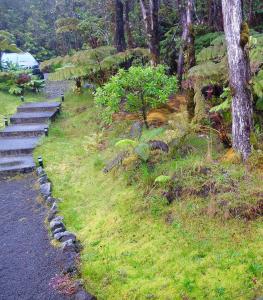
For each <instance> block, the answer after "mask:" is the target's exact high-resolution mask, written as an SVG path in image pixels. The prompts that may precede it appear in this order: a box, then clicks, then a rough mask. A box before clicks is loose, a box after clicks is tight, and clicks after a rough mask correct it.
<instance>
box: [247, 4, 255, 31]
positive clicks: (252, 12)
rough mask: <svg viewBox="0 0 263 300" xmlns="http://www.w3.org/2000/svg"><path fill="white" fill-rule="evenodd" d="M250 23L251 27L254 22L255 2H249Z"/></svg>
mask: <svg viewBox="0 0 263 300" xmlns="http://www.w3.org/2000/svg"><path fill="white" fill-rule="evenodd" d="M248 22H249V25H250V26H251V25H253V22H254V11H253V0H249V12H248Z"/></svg>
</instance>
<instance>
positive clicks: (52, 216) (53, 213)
mask: <svg viewBox="0 0 263 300" xmlns="http://www.w3.org/2000/svg"><path fill="white" fill-rule="evenodd" d="M57 213H58V207H57V203H56V202H54V203H53V205H52V207H51V209H50V210H49V213H48V216H47V219H48V222H51V221H52V220H53V219H55V218H56V214H57Z"/></svg>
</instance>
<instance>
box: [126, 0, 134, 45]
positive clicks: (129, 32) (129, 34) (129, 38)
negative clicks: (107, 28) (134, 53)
mask: <svg viewBox="0 0 263 300" xmlns="http://www.w3.org/2000/svg"><path fill="white" fill-rule="evenodd" d="M130 11H131V1H130V0H126V1H125V30H126V35H127V42H128V48H129V49H132V48H134V40H133V36H132V30H131V23H130Z"/></svg>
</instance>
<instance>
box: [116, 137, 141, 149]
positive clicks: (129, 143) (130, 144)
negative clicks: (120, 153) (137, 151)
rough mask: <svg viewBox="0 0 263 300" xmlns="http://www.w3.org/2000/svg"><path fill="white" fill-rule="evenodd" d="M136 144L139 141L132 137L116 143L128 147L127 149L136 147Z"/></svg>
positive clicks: (118, 145) (120, 146)
mask: <svg viewBox="0 0 263 300" xmlns="http://www.w3.org/2000/svg"><path fill="white" fill-rule="evenodd" d="M136 145H137V143H136V142H135V141H133V140H130V139H124V140H120V141H118V142H117V143H116V144H115V146H116V147H119V148H126V149H127V148H130V147H132V148H134V147H136Z"/></svg>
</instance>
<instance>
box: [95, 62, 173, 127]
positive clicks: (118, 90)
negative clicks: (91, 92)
mask: <svg viewBox="0 0 263 300" xmlns="http://www.w3.org/2000/svg"><path fill="white" fill-rule="evenodd" d="M176 91H177V80H176V78H175V77H172V76H171V77H169V76H167V75H166V74H165V68H164V66H158V67H157V68H152V67H147V68H144V67H131V68H130V69H129V70H127V71H126V70H120V71H119V72H118V74H117V75H115V76H113V77H112V78H111V79H110V81H109V82H108V83H107V84H105V85H104V86H103V87H102V88H99V89H98V90H97V92H96V95H95V100H96V103H97V104H98V105H101V106H103V107H104V108H106V109H105V110H104V111H103V117H104V120H105V121H107V122H109V123H110V122H111V116H112V114H113V113H114V112H118V111H120V109H121V106H122V107H123V105H124V106H125V110H126V111H129V112H140V113H141V114H142V117H143V120H144V123H145V125H146V127H147V128H148V127H149V126H148V123H147V112H148V110H149V109H151V108H156V107H158V106H160V105H161V104H164V103H166V102H167V99H168V97H169V96H170V95H171V94H172V93H175V92H176ZM121 104H123V105H121Z"/></svg>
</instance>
